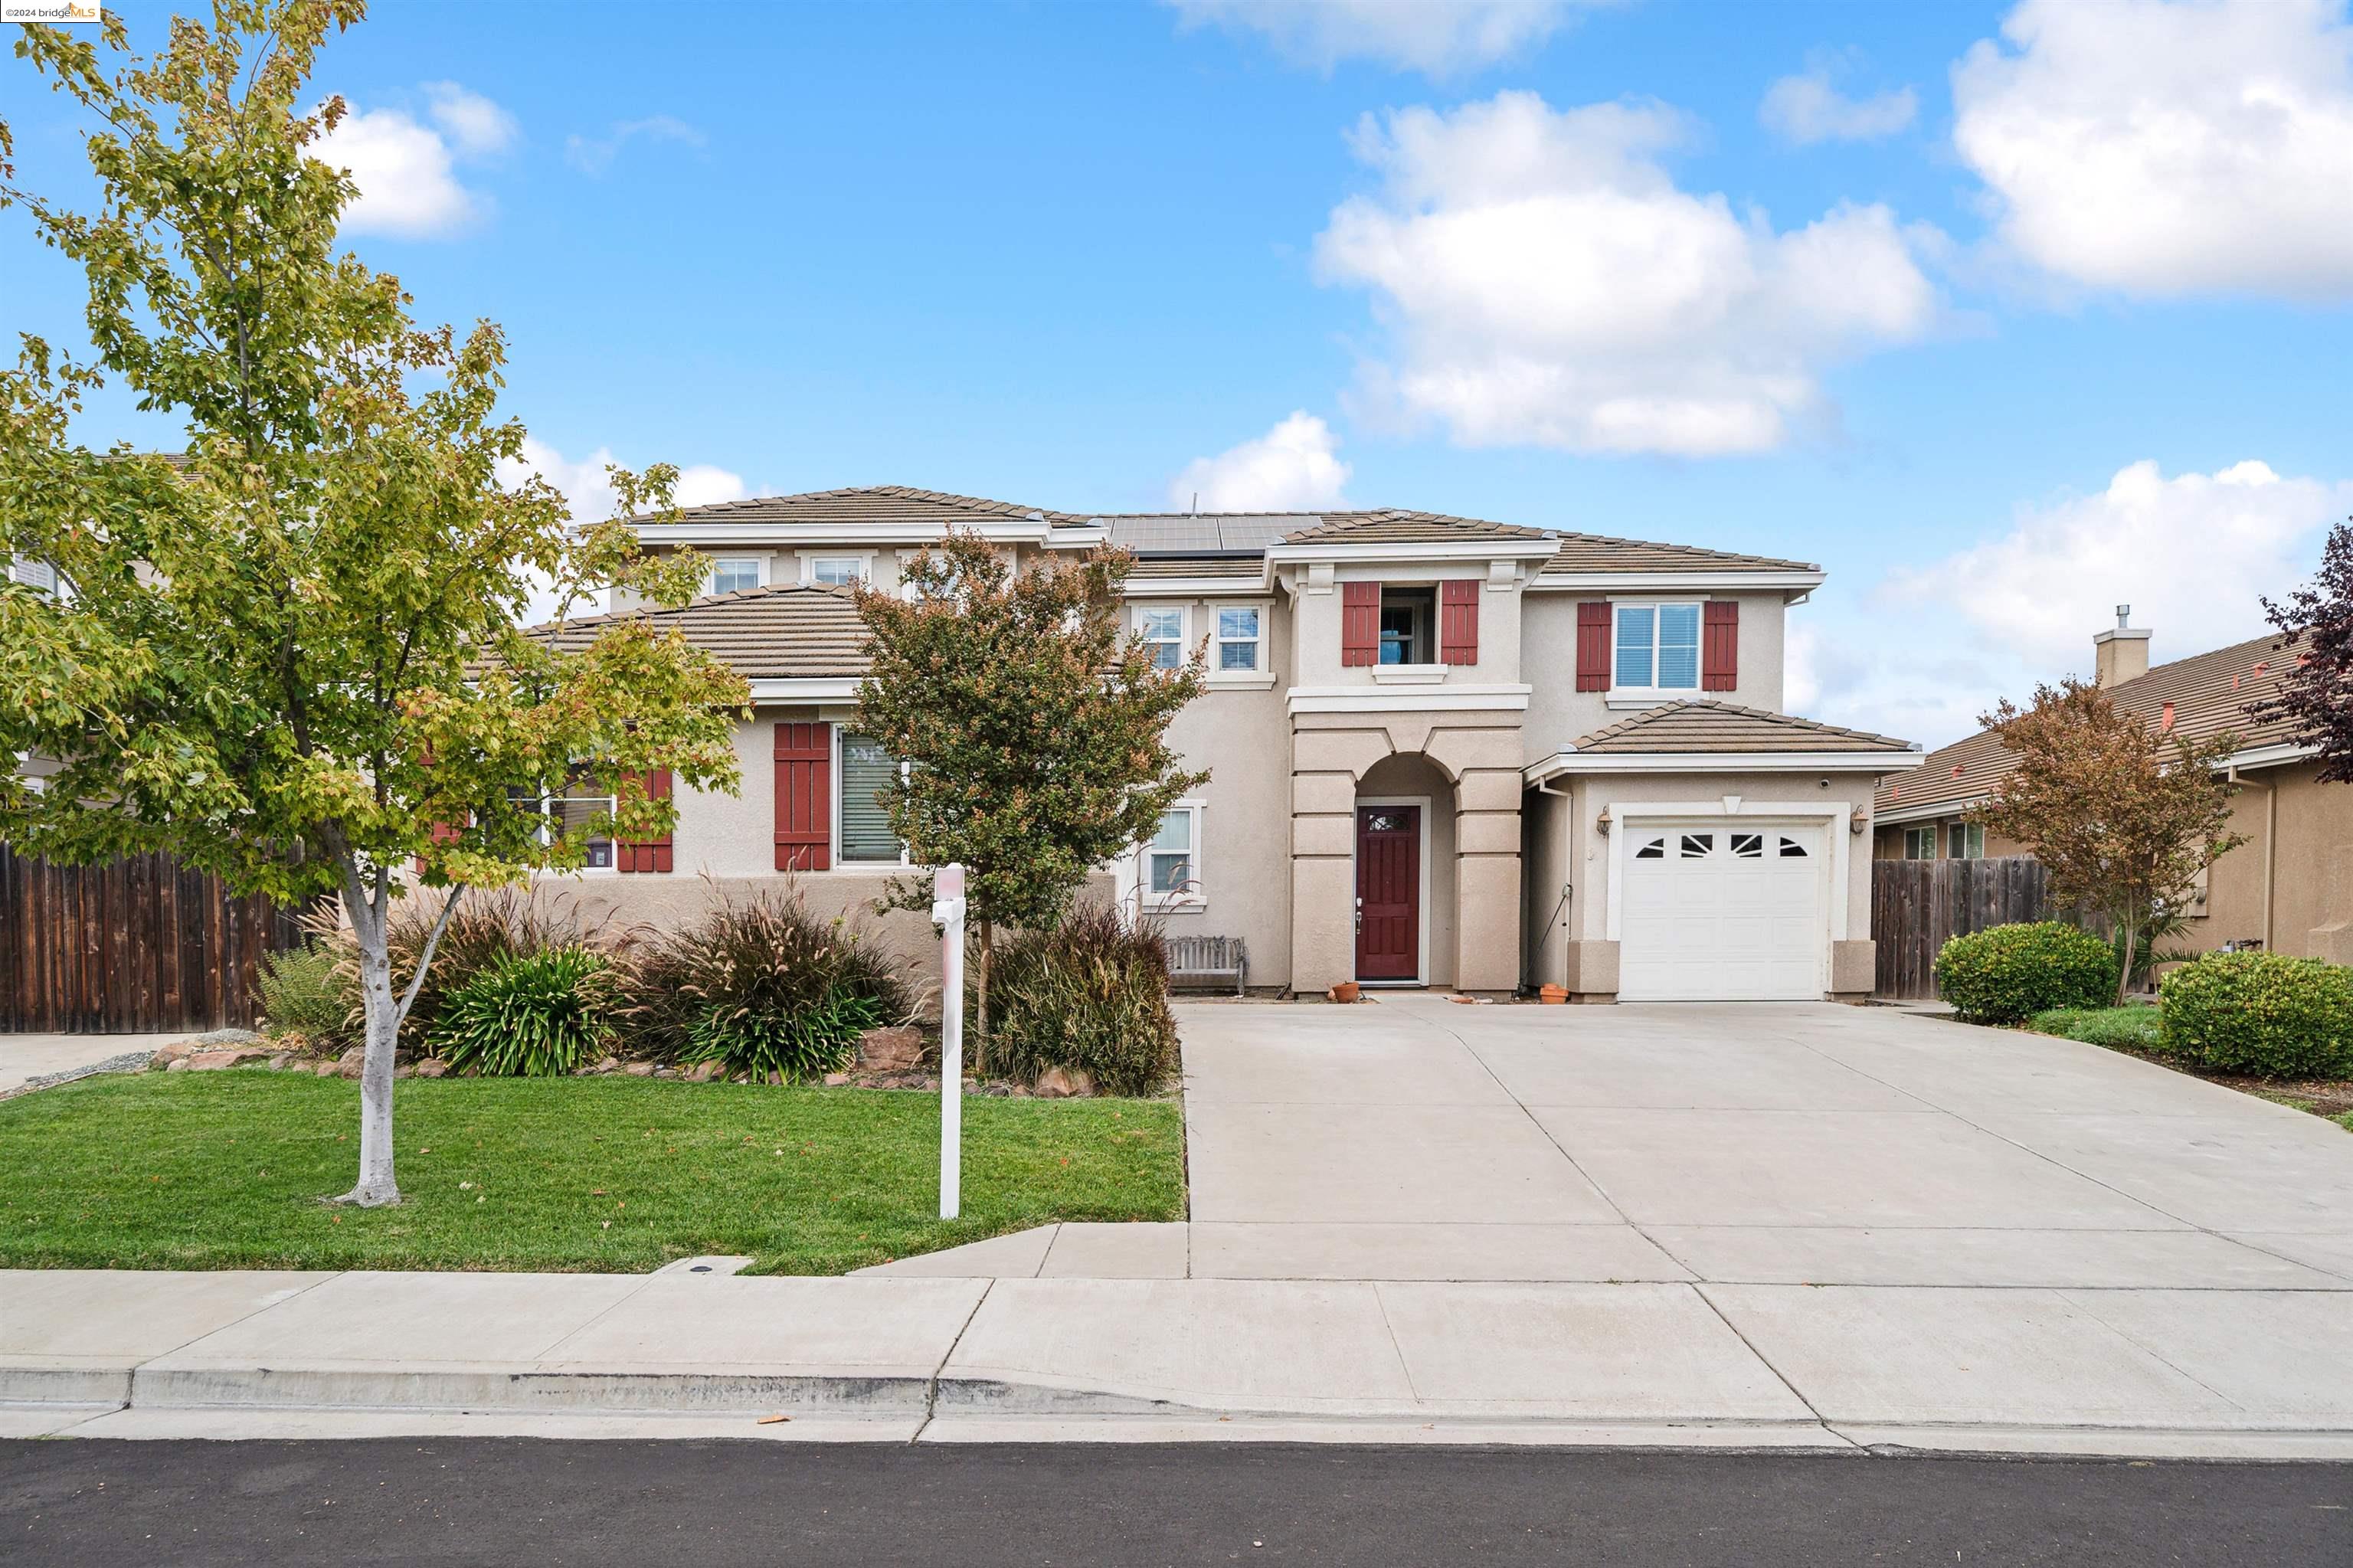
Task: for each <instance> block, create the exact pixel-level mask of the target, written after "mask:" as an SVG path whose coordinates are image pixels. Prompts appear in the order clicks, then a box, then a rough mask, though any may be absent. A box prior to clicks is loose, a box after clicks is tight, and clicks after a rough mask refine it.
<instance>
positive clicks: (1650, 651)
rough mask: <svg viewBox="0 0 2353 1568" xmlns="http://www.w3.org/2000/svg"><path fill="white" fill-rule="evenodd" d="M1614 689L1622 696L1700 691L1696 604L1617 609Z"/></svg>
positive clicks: (1633, 606)
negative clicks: (1643, 693) (1621, 692)
mask: <svg viewBox="0 0 2353 1568" xmlns="http://www.w3.org/2000/svg"><path fill="white" fill-rule="evenodd" d="M1615 608H1616V610H1617V619H1618V625H1617V635H1616V638H1615V639H1614V642H1615V647H1616V651H1617V663H1616V669H1615V674H1614V678H1613V680H1612V682H1611V683H1612V684H1613V685H1615V686H1616V687H1618V688H1619V689H1620V690H1621V691H1636V692H1650V691H1664V692H1695V691H1697V690H1699V625H1700V609H1699V606H1698V605H1696V604H1621V605H1619V606H1617V607H1615Z"/></svg>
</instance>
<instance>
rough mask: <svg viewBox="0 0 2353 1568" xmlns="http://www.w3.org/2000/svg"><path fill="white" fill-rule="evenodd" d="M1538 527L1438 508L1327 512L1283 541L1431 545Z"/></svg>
mask: <svg viewBox="0 0 2353 1568" xmlns="http://www.w3.org/2000/svg"><path fill="white" fill-rule="evenodd" d="M1545 536H1546V535H1545V531H1544V530H1543V529H1541V528H1523V527H1521V526H1520V525H1519V524H1516V523H1490V522H1487V521H1486V520H1484V519H1483V518H1478V517H1449V516H1447V515H1445V514H1442V513H1438V512H1408V511H1404V510H1402V509H1399V508H1391V509H1388V510H1384V511H1379V512H1329V513H1325V514H1323V515H1322V516H1321V517H1319V518H1318V519H1317V520H1316V521H1315V522H1314V524H1311V525H1309V526H1307V527H1305V528H1301V529H1299V530H1297V531H1296V532H1293V533H1290V534H1286V535H1283V537H1282V542H1283V543H1284V544H1286V545H1309V544H1315V545H1431V544H1443V543H1445V542H1447V541H1449V540H1452V539H1465V538H1470V539H1541V538H1544V537H1545Z"/></svg>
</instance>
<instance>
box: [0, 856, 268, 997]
mask: <svg viewBox="0 0 2353 1568" xmlns="http://www.w3.org/2000/svg"><path fill="white" fill-rule="evenodd" d="M301 939H302V937H301V926H300V923H299V914H298V912H297V911H294V910H290V909H284V908H280V907H278V906H275V905H273V904H271V903H270V901H269V899H267V898H259V897H248V898H232V897H230V896H229V895H228V893H227V890H226V889H224V888H223V887H222V885H221V882H220V879H219V878H218V877H216V876H207V875H205V874H203V873H201V872H195V871H190V870H188V869H187V868H185V866H182V865H180V864H179V863H177V862H175V861H174V860H172V859H171V858H170V857H168V856H165V855H161V854H143V855H133V856H131V857H130V858H128V859H125V860H118V861H114V862H111V863H108V864H105V865H88V866H66V865H52V864H50V863H48V862H47V861H45V860H34V859H30V858H27V857H26V856H23V855H19V854H17V853H16V852H15V851H13V850H11V849H9V848H8V847H7V846H6V845H5V844H0V1031H9V1030H32V1031H39V1032H43V1033H84V1034H145V1033H167V1032H170V1031H173V1030H183V1029H185V1030H189V1031H192V1032H193V1031H196V1030H204V1029H217V1028H223V1027H232V1026H234V1027H241V1028H250V1027H251V1026H252V1024H253V1022H254V1017H255V1009H256V1002H255V1000H254V995H253V983H254V975H255V971H256V970H257V969H258V968H259V964H260V961H261V955H262V954H263V953H265V952H269V951H272V950H274V949H277V948H291V947H296V946H299V945H300V944H301Z"/></svg>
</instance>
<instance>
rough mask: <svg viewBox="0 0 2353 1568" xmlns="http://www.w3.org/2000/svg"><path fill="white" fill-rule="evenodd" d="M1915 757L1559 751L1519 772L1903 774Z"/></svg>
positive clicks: (1538, 775)
mask: <svg viewBox="0 0 2353 1568" xmlns="http://www.w3.org/2000/svg"><path fill="white" fill-rule="evenodd" d="M1926 760H1927V758H1926V757H1924V756H1922V755H1921V754H1920V753H1919V752H1916V751H1560V752H1555V753H1554V754H1553V755H1552V756H1550V757H1547V758H1545V759H1544V760H1543V761H1541V762H1531V763H1529V764H1528V765H1527V766H1526V767H1525V768H1522V769H1521V770H1520V775H1521V777H1522V778H1524V779H1526V780H1527V781H1528V782H1529V783H1531V784H1541V783H1543V782H1544V781H1545V780H1546V779H1557V778H1558V777H1560V776H1561V775H1562V774H1564V773H1900V772H1902V771H1904V770H1905V768H1917V767H1919V766H1920V764H1921V763H1923V762H1925V761H1926Z"/></svg>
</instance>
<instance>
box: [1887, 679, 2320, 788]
mask: <svg viewBox="0 0 2353 1568" xmlns="http://www.w3.org/2000/svg"><path fill="white" fill-rule="evenodd" d="M2280 648H2281V641H2280V639H2279V638H2278V637H2276V636H2264V637H2257V638H2253V639H2251V640H2249V641H2245V642H2234V643H2232V644H2231V646H2229V647H2228V648H2217V649H2215V650H2214V651H2213V652H2211V653H2199V654H2194V655H2192V656H2191V657H2189V658H2187V659H2177V660H2175V661H2174V662H2171V663H2169V664H2159V665H2158V666H2157V667H2156V668H2154V669H2152V670H2150V671H2149V672H2148V673H2147V674H2146V675H2136V676H2134V677H2133V678H2132V679H2131V680H2129V681H2122V682H2119V683H2116V685H2115V686H2112V687H2110V688H2109V690H2108V697H2109V700H2111V701H2112V702H2114V703H2115V704H2116V706H2117V707H2118V708H2120V709H2122V710H2123V711H2125V712H2126V713H2132V714H2138V715H2140V716H2141V717H2142V718H2144V719H2146V720H2147V721H2148V722H2149V723H2151V724H2154V725H2160V726H2161V725H2163V724H2164V723H2165V707H2166V705H2167V704H2168V703H2170V704H2172V705H2173V733H2174V734H2176V735H2178V736H2181V737H2182V738H2183V739H2185V740H2211V739H2212V738H2213V737H2214V736H2219V735H2222V734H2224V733H2229V734H2232V735H2235V736H2238V737H2239V740H2240V741H2241V743H2242V745H2245V746H2250V747H2253V746H2271V745H2276V744H2278V743H2279V742H2282V741H2284V740H2286V739H2287V738H2288V730H2289V726H2288V725H2287V722H2286V721H2285V720H2284V719H2274V720H2272V721H2270V722H2268V723H2264V724H2258V723H2256V722H2255V721H2254V720H2253V719H2252V718H2250V717H2248V716H2247V712H2246V709H2247V705H2248V704H2249V703H2252V702H2254V701H2256V700H2257V699H2258V698H2262V697H2267V696H2270V695H2272V694H2274V693H2275V692H2277V691H2278V690H2279V683H2280V671H2281V667H2282V666H2283V665H2289V664H2292V663H2293V662H2294V661H2295V654H2294V653H2292V652H2291V653H2283V652H2280ZM2017 765H2018V758H2017V755H2016V754H2015V753H2014V752H2012V751H2010V748H2009V747H2005V746H2003V745H2002V744H2001V741H2000V738H1999V737H1997V736H1995V735H1994V733H1993V732H1992V731H1991V730H1979V731H1978V733H1977V734H1975V735H1972V736H1968V737H1967V738H1966V739H1962V740H1957V741H1955V742H1953V744H1952V745H1950V746H1947V747H1940V748H1939V749H1937V750H1936V751H1932V752H1930V753H1929V754H1928V759H1927V760H1926V762H1924V763H1922V764H1921V765H1920V767H1919V768H1918V769H1917V770H1915V771H1914V772H1912V773H1910V774H1907V775H1906V776H1905V777H1904V778H1903V779H1890V780H1888V781H1886V782H1884V783H1883V784H1881V785H1880V787H1879V799H1878V810H1881V811H1892V810H1906V811H1909V810H1916V809H1917V808H1920V807H1923V806H1949V807H1951V808H1953V809H1954V810H1959V809H1960V808H1962V807H1964V806H1968V805H1971V804H1973V803H1975V802H1976V801H1977V800H1979V799H1980V798H1982V797H1983V796H1985V795H1986V794H1988V793H1989V792H1990V791H1991V790H1992V789H1993V783H1994V780H1995V779H1999V778H2000V777H2001V776H2002V775H2003V774H2005V773H2008V772H2009V771H2010V769H2011V768H2014V767H2016V766H2017Z"/></svg>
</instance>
